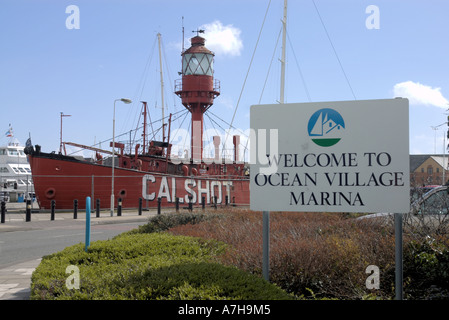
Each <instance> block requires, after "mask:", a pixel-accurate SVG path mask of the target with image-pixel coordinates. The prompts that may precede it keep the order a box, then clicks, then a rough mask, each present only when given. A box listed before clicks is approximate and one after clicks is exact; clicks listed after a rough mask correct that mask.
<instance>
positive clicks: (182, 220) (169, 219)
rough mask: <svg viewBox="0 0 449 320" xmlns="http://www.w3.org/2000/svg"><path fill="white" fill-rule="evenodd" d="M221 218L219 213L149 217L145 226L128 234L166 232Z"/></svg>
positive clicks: (170, 214) (169, 214)
mask: <svg viewBox="0 0 449 320" xmlns="http://www.w3.org/2000/svg"><path fill="white" fill-rule="evenodd" d="M221 216H222V215H221V214H219V213H218V214H217V213H182V214H175V213H166V214H159V215H156V216H153V217H151V218H150V219H149V221H148V223H147V224H144V225H141V226H139V227H138V228H136V229H133V230H131V231H128V234H134V233H153V232H160V231H166V230H168V229H170V228H173V227H176V226H178V225H184V224H197V223H200V222H202V221H206V220H212V219H216V218H219V217H221Z"/></svg>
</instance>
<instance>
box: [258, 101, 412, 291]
mask: <svg viewBox="0 0 449 320" xmlns="http://www.w3.org/2000/svg"><path fill="white" fill-rule="evenodd" d="M408 109H409V103H408V100H407V99H402V98H396V99H379V100H356V101H330V102H316V103H289V104H272V105H254V106H251V112H250V127H251V131H250V152H251V156H250V164H251V170H250V190H251V196H250V208H251V210H256V211H263V212H264V241H263V246H264V249H263V253H264V257H263V261H264V263H263V266H265V267H264V268H263V274H264V278H268V270H269V268H268V266H267V265H266V263H267V261H268V253H269V248H268V233H269V232H268V231H267V230H268V228H269V224H268V222H267V220H268V217H269V211H297V212H365V213H376V212H392V213H395V217H396V220H397V223H396V229H395V231H396V232H395V233H396V247H397V248H396V249H397V250H396V256H397V259H396V268H397V272H396V279H397V281H396V287H397V290H402V278H401V277H400V275H402V223H401V220H402V215H401V214H402V213H408V212H409V211H410V176H409V110H408ZM399 226H400V229H399ZM399 240H400V241H399ZM265 255H266V256H265ZM399 258H400V260H401V261H399ZM399 282H400V283H399ZM400 297H401V296H400V295H398V294H397V298H400Z"/></svg>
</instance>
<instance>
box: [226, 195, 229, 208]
mask: <svg viewBox="0 0 449 320" xmlns="http://www.w3.org/2000/svg"><path fill="white" fill-rule="evenodd" d="M228 202H229V199H228V196H225V206H227V205H228Z"/></svg>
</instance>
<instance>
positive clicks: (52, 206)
mask: <svg viewBox="0 0 449 320" xmlns="http://www.w3.org/2000/svg"><path fill="white" fill-rule="evenodd" d="M55 207H56V201H55V200H51V202H50V220H52V221H53V220H55Z"/></svg>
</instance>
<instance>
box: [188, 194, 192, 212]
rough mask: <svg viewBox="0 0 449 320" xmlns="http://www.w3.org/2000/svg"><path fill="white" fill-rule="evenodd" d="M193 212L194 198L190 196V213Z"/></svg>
mask: <svg viewBox="0 0 449 320" xmlns="http://www.w3.org/2000/svg"><path fill="white" fill-rule="evenodd" d="M192 210H193V203H192V196H189V211H190V212H192Z"/></svg>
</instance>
